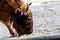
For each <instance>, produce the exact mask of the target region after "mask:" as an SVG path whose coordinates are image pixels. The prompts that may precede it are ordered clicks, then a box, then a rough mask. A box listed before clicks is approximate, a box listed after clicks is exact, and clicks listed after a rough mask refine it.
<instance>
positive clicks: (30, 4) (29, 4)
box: [25, 2, 32, 12]
mask: <svg viewBox="0 0 60 40" xmlns="http://www.w3.org/2000/svg"><path fill="white" fill-rule="evenodd" d="M26 4H27V9H26V11H25V12H27V11H28V9H29V6H30V5H31V4H32V2H31V3H29V4H28V3H26Z"/></svg>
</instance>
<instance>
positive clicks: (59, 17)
mask: <svg viewBox="0 0 60 40" xmlns="http://www.w3.org/2000/svg"><path fill="white" fill-rule="evenodd" d="M39 3H40V2H39ZM30 9H31V10H32V12H33V20H34V28H33V29H34V31H33V33H32V34H30V35H23V36H21V37H19V39H23V38H31V37H42V36H51V35H60V1H49V2H42V4H41V5H40V4H39V5H38V6H37V4H36V5H32V6H30ZM9 36H10V34H9V31H8V29H7V28H6V27H5V25H4V24H2V23H0V38H2V39H3V38H7V37H9ZM10 39H15V38H10ZM16 39H18V38H17V37H16Z"/></svg>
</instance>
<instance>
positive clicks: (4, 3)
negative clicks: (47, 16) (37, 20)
mask: <svg viewBox="0 0 60 40" xmlns="http://www.w3.org/2000/svg"><path fill="white" fill-rule="evenodd" d="M31 4H32V3H30V4H25V3H24V2H23V1H22V0H0V21H2V22H3V23H4V24H5V25H6V27H7V28H8V30H9V32H10V34H11V35H12V36H11V37H16V36H21V35H24V34H31V33H32V32H33V18H32V12H31V10H30V9H29V6H30V5H31ZM12 23H13V24H12ZM11 25H12V27H11ZM13 28H14V29H15V31H16V32H15V31H14V30H13Z"/></svg>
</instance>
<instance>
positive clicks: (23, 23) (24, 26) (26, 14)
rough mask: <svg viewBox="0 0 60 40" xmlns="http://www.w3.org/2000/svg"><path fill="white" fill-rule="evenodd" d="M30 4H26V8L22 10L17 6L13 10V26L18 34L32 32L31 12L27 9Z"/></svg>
mask: <svg viewBox="0 0 60 40" xmlns="http://www.w3.org/2000/svg"><path fill="white" fill-rule="evenodd" d="M30 4H31V3H30ZM30 4H27V8H26V10H24V11H22V10H21V9H19V8H17V9H16V11H15V13H16V14H17V18H16V19H15V22H14V27H15V29H16V30H17V33H18V34H19V36H20V35H23V34H31V33H32V32H33V20H32V12H31V10H29V5H30Z"/></svg>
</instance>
